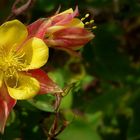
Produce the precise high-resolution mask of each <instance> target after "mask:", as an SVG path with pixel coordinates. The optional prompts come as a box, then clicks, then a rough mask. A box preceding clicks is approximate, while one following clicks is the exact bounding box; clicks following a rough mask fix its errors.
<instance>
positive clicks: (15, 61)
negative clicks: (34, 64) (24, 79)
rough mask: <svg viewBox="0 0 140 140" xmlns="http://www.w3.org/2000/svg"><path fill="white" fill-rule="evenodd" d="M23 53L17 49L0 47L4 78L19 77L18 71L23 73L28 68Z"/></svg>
mask: <svg viewBox="0 0 140 140" xmlns="http://www.w3.org/2000/svg"><path fill="white" fill-rule="evenodd" d="M24 55H25V53H24V52H23V51H18V52H17V51H15V47H12V48H11V49H9V48H8V47H7V48H6V47H5V46H0V70H1V71H2V72H3V74H4V77H6V78H9V77H13V76H16V77H17V76H18V73H17V72H18V71H23V70H24V68H25V67H26V66H27V65H26V62H25V59H24Z"/></svg>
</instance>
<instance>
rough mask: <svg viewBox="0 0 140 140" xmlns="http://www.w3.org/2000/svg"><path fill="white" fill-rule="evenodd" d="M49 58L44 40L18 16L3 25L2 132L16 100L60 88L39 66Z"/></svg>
mask: <svg viewBox="0 0 140 140" xmlns="http://www.w3.org/2000/svg"><path fill="white" fill-rule="evenodd" d="M47 60H48V47H47V45H46V44H45V43H44V42H43V40H41V39H39V38H37V37H34V36H32V37H29V35H28V30H27V28H26V26H25V25H24V24H22V23H21V22H20V21H18V20H13V21H8V22H6V23H4V24H3V25H1V26H0V132H3V131H4V126H5V123H6V120H7V117H8V115H9V112H10V111H11V109H12V108H13V107H14V105H15V104H16V100H23V99H29V98H32V97H34V96H35V95H36V94H38V93H39V94H43V93H47V92H53V90H54V91H55V90H57V89H59V88H58V87H57V86H56V85H55V84H54V83H53V82H52V81H51V80H50V79H49V77H48V76H47V75H46V74H45V73H44V72H43V71H42V70H40V69H38V68H40V67H42V66H43V65H44V64H45V63H46V62H47Z"/></svg>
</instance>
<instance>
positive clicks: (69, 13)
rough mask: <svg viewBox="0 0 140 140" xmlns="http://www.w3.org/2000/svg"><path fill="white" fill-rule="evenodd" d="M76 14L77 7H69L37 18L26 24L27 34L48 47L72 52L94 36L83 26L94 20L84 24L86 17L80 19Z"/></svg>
mask: <svg viewBox="0 0 140 140" xmlns="http://www.w3.org/2000/svg"><path fill="white" fill-rule="evenodd" d="M87 15H88V14H87ZM76 16H78V7H76V9H75V11H73V9H72V8H70V9H68V10H66V11H64V12H61V13H59V14H56V15H54V16H52V17H49V18H44V19H39V20H37V21H36V22H34V23H32V24H31V25H29V26H28V31H29V34H30V35H31V36H32V35H34V36H37V37H39V38H41V39H43V40H44V41H45V42H46V44H47V45H48V46H49V47H53V48H56V49H61V50H65V51H67V52H70V53H74V52H75V50H77V49H79V48H81V47H82V46H84V45H85V44H86V43H88V42H89V41H90V40H91V39H93V37H94V35H93V34H92V32H91V31H89V30H88V29H86V28H85V25H87V24H93V22H94V20H91V21H89V22H86V23H85V24H84V23H83V20H84V19H85V18H86V17H85V18H82V19H81V20H80V19H78V18H75V17H76ZM92 28H95V26H93V27H92Z"/></svg>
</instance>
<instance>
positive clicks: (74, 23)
mask: <svg viewBox="0 0 140 140" xmlns="http://www.w3.org/2000/svg"><path fill="white" fill-rule="evenodd" d="M66 27H78V28H84V23H83V22H82V21H81V20H80V19H78V18H74V19H73V20H72V21H71V22H70V23H69V24H67V25H66Z"/></svg>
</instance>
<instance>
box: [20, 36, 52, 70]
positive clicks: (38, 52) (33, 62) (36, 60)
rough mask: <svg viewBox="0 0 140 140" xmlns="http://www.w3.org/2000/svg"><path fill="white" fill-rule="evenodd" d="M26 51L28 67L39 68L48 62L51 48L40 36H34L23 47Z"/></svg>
mask: <svg viewBox="0 0 140 140" xmlns="http://www.w3.org/2000/svg"><path fill="white" fill-rule="evenodd" d="M22 49H23V52H24V53H25V57H24V58H25V62H27V64H28V65H27V67H26V69H27V70H29V69H37V68H40V67H41V66H43V65H44V64H46V62H47V60H48V57H49V50H48V47H47V46H46V44H45V43H44V42H43V41H42V40H41V39H39V38H36V37H33V38H31V39H29V40H28V41H27V43H26V44H25V45H24V46H23V47H22Z"/></svg>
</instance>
